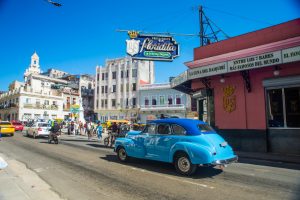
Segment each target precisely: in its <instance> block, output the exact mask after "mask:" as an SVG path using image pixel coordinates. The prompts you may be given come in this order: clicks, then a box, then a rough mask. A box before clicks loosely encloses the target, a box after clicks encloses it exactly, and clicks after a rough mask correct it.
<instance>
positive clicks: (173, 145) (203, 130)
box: [114, 119, 237, 175]
mask: <svg viewBox="0 0 300 200" xmlns="http://www.w3.org/2000/svg"><path fill="white" fill-rule="evenodd" d="M114 150H115V152H116V153H117V156H118V159H119V160H120V161H122V162H125V161H127V160H128V159H129V158H130V157H135V158H142V159H151V160H157V161H163V162H169V163H174V165H175V168H176V170H177V171H178V172H179V173H181V174H184V175H191V174H193V173H194V172H195V171H196V169H197V167H198V166H199V165H213V166H215V165H226V164H229V163H231V162H235V161H237V156H236V155H235V154H234V152H233V150H232V148H231V147H230V146H229V145H228V143H227V142H226V141H225V140H224V139H223V138H222V137H221V136H220V135H218V134H217V133H216V132H215V131H214V130H213V129H212V128H211V127H210V126H209V125H208V124H206V123H205V122H202V121H199V120H193V119H160V120H154V121H151V122H150V123H148V124H147V125H146V127H145V129H144V130H143V131H130V132H128V133H127V135H126V137H125V138H118V139H117V140H116V142H115V149H114Z"/></svg>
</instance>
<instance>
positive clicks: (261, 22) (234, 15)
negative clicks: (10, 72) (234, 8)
mask: <svg viewBox="0 0 300 200" xmlns="http://www.w3.org/2000/svg"><path fill="white" fill-rule="evenodd" d="M203 8H206V9H209V10H212V11H215V12H219V13H223V14H226V15H230V16H233V17H239V18H241V19H244V20H248V21H253V22H256V23H260V24H267V25H273V24H272V23H270V22H266V21H263V20H257V19H253V18H249V17H245V16H242V15H237V14H233V13H230V12H227V11H223V10H219V9H215V8H210V7H207V6H203Z"/></svg>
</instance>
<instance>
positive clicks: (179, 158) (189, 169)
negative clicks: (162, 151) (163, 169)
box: [174, 153, 197, 176]
mask: <svg viewBox="0 0 300 200" xmlns="http://www.w3.org/2000/svg"><path fill="white" fill-rule="evenodd" d="M174 164H175V168H176V171H177V172H179V173H180V174H182V175H186V176H190V175H192V174H194V173H195V172H196V170H197V165H195V164H193V163H192V162H191V160H190V158H189V156H188V155H187V154H186V153H179V154H178V155H176V157H175V163H174Z"/></svg>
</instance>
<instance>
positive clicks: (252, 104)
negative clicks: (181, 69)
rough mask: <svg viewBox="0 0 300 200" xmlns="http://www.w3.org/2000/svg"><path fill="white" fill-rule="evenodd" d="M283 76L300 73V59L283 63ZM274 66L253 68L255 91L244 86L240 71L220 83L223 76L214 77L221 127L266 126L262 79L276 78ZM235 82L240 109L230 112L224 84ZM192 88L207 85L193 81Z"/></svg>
mask: <svg viewBox="0 0 300 200" xmlns="http://www.w3.org/2000/svg"><path fill="white" fill-rule="evenodd" d="M280 67H281V70H280V75H279V76H278V77H281V76H294V75H300V62H297V63H291V64H285V65H281V66H280ZM273 71H274V68H273V67H266V68H261V69H256V70H250V71H249V73H250V81H251V86H252V91H251V92H250V93H248V92H247V90H246V89H245V87H244V82H243V78H242V76H241V75H240V73H239V72H236V73H231V74H226V76H225V83H220V76H214V77H211V87H212V88H213V89H214V97H215V98H214V100H215V121H216V126H217V127H218V128H220V129H266V113H265V111H266V109H265V94H264V87H263V85H262V82H263V80H264V79H267V78H274V75H273ZM228 85H233V86H235V93H234V94H235V95H236V110H235V111H233V112H231V113H228V112H226V111H225V110H224V108H223V96H224V92H223V88H224V87H226V86H228ZM192 88H193V89H196V88H204V86H203V85H202V83H201V81H200V80H199V79H196V80H194V81H193V82H192Z"/></svg>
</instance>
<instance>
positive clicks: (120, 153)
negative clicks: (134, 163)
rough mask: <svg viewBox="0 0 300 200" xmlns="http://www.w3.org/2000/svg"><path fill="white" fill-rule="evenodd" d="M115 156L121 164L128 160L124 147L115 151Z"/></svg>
mask: <svg viewBox="0 0 300 200" xmlns="http://www.w3.org/2000/svg"><path fill="white" fill-rule="evenodd" d="M117 156H118V159H119V161H121V162H126V161H128V159H129V157H128V155H127V153H126V150H125V148H124V147H119V148H118V149H117Z"/></svg>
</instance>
